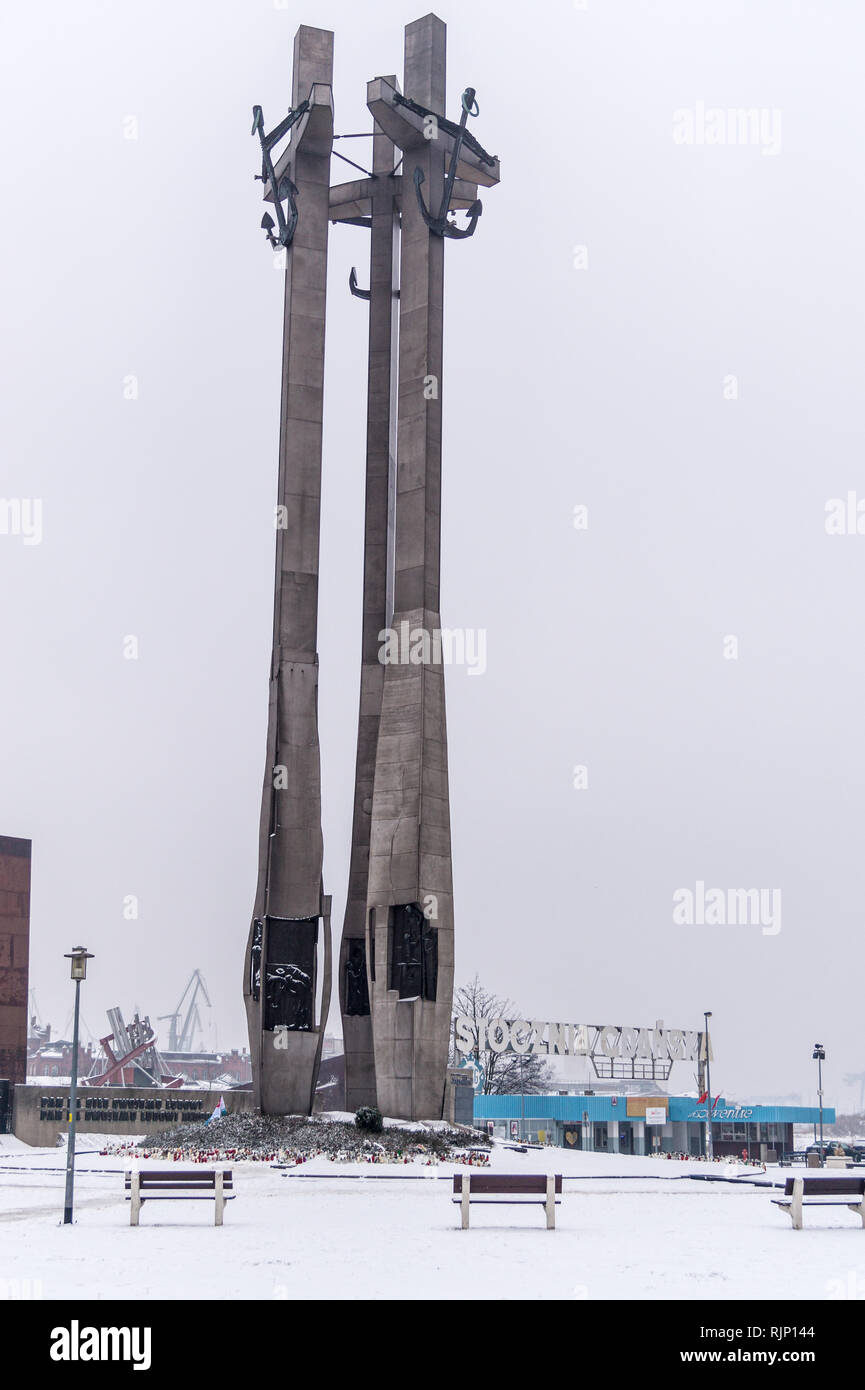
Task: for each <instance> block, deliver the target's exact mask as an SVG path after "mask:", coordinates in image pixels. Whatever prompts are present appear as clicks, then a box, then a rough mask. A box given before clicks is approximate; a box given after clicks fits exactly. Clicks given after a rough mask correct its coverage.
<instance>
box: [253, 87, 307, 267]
mask: <svg viewBox="0 0 865 1390" xmlns="http://www.w3.org/2000/svg"><path fill="white" fill-rule="evenodd" d="M308 110H309V102H308V101H303V102H301V104H300V106H298V107H296V108H294V109H292V110H290V111H289V113H288V115H287V116H286V117H285V119H284V120H282V121H280V123H279V125H278V126H275V127H274V128H273V130H272V131H271V132H270V134H269V135H265V133H264V116H263V114H262V110H261V107H260V106H253V108H252V134H253V135H254V134H255V132H256V131H258V138H259V140H260V141H261V173H260V174H256V175H255V177H256V179H260V180H261V182H262V183H265V184H267V183H269V184H270V186H271V188H272V189H273V201H274V205H275V207H276V223H275V222H274V220H273V218H272V217H271V215H270V213H269V212H266V213H265V214H264V216H263V217H262V219H261V225H262V227H263V228H264V231H265V233H266V235H267V239H268V241H269V242H270V244H271V246H273V247H277V246H290V245H291V242H292V238H293V237H294V232H295V228H296V227H297V203H296V202H295V198H296V197H297V189H296V187H295V185H294V184H293V183H292V181H291V179H290V178H288V177H283V178H281V179H280V180H279V182H277V178H276V170H275V169H274V167H273V159H272V157H271V153H270V152H271V150H272V149H273V146H274V145H277V144H278V143H279V141H280V140H281V139H282V137H283V136H284V135H287V134H288V132H289V131H290V130H291V127H292V126H293V125H295V124H296V122H297V121H299V120H300V118H301V116H302V115H303V114H304V112H306V111H308ZM283 202H285V203H286V205H287V211H283V207H282V204H283ZM277 223H278V224H279V232H278V234H277V235H276V236H274V235H273V228H274V226H276V224H277Z"/></svg>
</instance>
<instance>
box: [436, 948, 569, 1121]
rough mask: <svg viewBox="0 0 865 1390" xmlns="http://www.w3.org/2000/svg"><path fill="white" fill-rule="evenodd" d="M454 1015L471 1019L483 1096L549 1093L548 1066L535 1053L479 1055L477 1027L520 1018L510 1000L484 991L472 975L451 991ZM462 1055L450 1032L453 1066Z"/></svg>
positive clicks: (458, 1062) (549, 1078)
mask: <svg viewBox="0 0 865 1390" xmlns="http://www.w3.org/2000/svg"><path fill="white" fill-rule="evenodd" d="M453 1016H454V1019H456V1018H468V1019H470V1020H471V1032H472V1036H473V1037H474V1039H475V1044H476V1046H475V1052H474V1058H475V1061H476V1062H477V1064H478V1066H479V1067H480V1068H481V1071H482V1072H483V1078H484V1080H483V1088H482V1089H483V1093H484V1095H486V1096H514V1095H520V1094H522V1095H527V1096H534V1095H540V1094H541V1093H543V1092H544V1091H548V1090H549V1088H550V1086H551V1085H552V1082H553V1076H552V1072H551V1071H550V1067H549V1063H548V1062H547V1061H546V1060H545V1059H544V1058H543V1057H540V1056H537V1055H536V1054H534V1053H531V1052H530V1053H526V1054H525V1055H523V1056H521V1055H520V1054H519V1053H517V1052H493V1051H492V1049H487V1050H485V1051H483V1052H478V1049H477V1039H478V1034H479V1031H480V1024H481V1023H482V1022H483V1023H485V1024H489V1023H490V1022H491V1021H492V1020H493V1019H494V1018H504V1019H508V1020H514V1019H518V1018H522V1017H523V1015H522V1014H521V1013H520V1011H519V1009H518V1008H517V1006H516V1004H514V1003H513V1001H512V1000H511V999H503V998H501V996H500V995H498V994H493V993H492V991H491V990H488V989H485V988H484V986H483V985H482V984H481V982H480V980H479V979H478V977H477V975H475V977H474V979H473V980H472V981H471V982H470V983H469V984H467V985H461V986H460V987H459V988H458V989H455V990H454V1004H453ZM464 1060H465V1058H464V1054H463V1053H461V1052H457V1050H456V1047H455V1045H454V1036H453V1030H451V1055H450V1061H451V1065H452V1066H458V1065H459V1064H460V1062H462V1061H464Z"/></svg>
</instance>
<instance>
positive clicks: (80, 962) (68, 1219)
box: [63, 946, 93, 1226]
mask: <svg viewBox="0 0 865 1390" xmlns="http://www.w3.org/2000/svg"><path fill="white" fill-rule="evenodd" d="M92 959H93V956H92V955H91V954H90V952H89V951H88V950H87V949H86V948H85V947H84V946H73V947H72V950H71V951H67V953H66V955H65V956H64V960H68V961H69V962H70V963H71V975H72V979H73V980H74V981H75V1022H74V1024H73V1028H72V1077H71V1081H70V1086H69V1137H68V1138H67V1140H66V1202H65V1205H64V1209H63V1225H64V1226H70V1225H71V1224H72V1190H73V1187H74V1185H75V1111H76V1105H77V1091H78V1005H79V999H80V995H81V981H82V980H86V978H87V962H88V961H89V960H92Z"/></svg>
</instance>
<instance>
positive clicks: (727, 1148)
mask: <svg viewBox="0 0 865 1390" xmlns="http://www.w3.org/2000/svg"><path fill="white" fill-rule="evenodd" d="M474 1116H475V1124H476V1125H477V1127H478V1128H479V1129H489V1128H490V1126H492V1132H493V1133H495V1134H496V1135H497V1136H498V1137H502V1138H514V1139H515V1138H518V1137H520V1136H523V1137H525V1138H526V1139H529V1140H530V1141H532V1142H535V1143H552V1144H557V1145H559V1146H560V1147H562V1148H566V1149H583V1150H588V1151H591V1152H602V1153H628V1154H651V1153H655V1152H661V1153H684V1154H690V1155H693V1156H695V1157H696V1156H698V1155H700V1154H701V1153H704V1152H705V1148H706V1123H707V1106H706V1104H705V1103H704V1104H702V1105H701V1104H700V1103H699V1102H698V1101H697V1100H696V1099H695V1098H694V1097H693V1096H610V1095H604V1096H596V1095H540V1096H484V1095H476V1096H475V1102H474ZM819 1118H820V1112H819V1110H818V1109H817V1107H816V1106H808V1105H734V1104H732V1103H730V1102H728V1101H727V1100H726V1099H725V1098H724V1097H723V1096H720V1097H718V1099H717V1100H716V1101H715V1104H714V1106H713V1107H712V1148H713V1151H714V1153H715V1154H716V1155H721V1156H723V1155H730V1156H736V1157H741V1156H742V1154H743V1153H745V1154H746V1155H747V1156H748V1157H749V1158H754V1159H762V1160H764V1161H767V1162H770V1163H771V1162H773V1161H774V1160H775V1159H776V1158H778V1157H780V1156H781V1155H782V1154H784V1153H790V1152H791V1151H792V1150H793V1148H794V1147H795V1145H794V1141H793V1126H794V1125H817V1124H818V1122H819ZM834 1121H835V1111H834V1110H833V1109H832V1108H831V1107H828V1106H824V1108H823V1123H824V1125H829V1124H833V1123H834Z"/></svg>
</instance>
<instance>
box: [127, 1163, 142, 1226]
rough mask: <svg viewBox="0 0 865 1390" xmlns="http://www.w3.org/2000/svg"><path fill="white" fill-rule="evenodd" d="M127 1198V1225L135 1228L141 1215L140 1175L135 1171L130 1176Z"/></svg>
mask: <svg viewBox="0 0 865 1390" xmlns="http://www.w3.org/2000/svg"><path fill="white" fill-rule="evenodd" d="M129 1197H130V1200H129V1224H130V1226H137V1225H138V1218H139V1217H140V1215H141V1174H140V1173H139V1172H137V1171H136V1172H134V1173H133V1174H132V1187H131V1189H130V1194H129Z"/></svg>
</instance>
